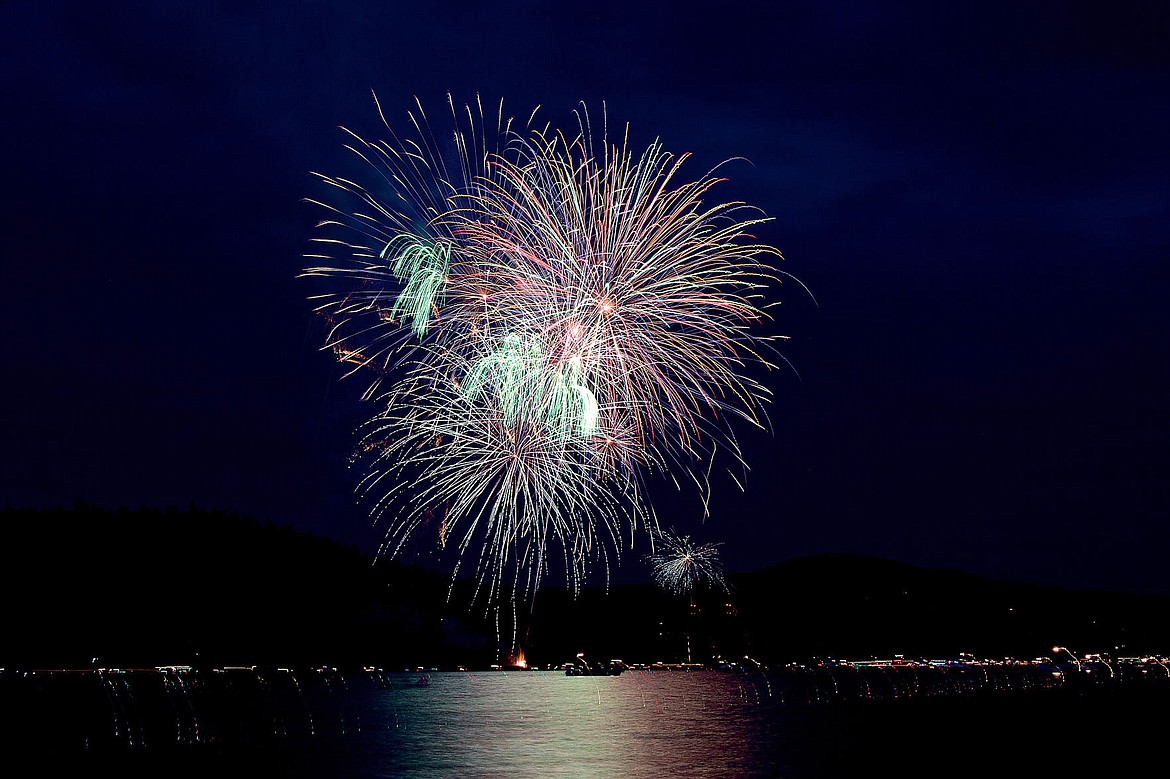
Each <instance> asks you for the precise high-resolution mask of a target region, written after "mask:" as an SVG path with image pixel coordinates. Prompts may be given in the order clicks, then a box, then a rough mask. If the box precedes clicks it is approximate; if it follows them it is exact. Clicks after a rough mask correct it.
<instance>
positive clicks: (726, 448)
mask: <svg viewBox="0 0 1170 779" xmlns="http://www.w3.org/2000/svg"><path fill="white" fill-rule="evenodd" d="M416 103H417V101H416ZM447 106H448V109H449V112H450V118H451V127H452V129H451V130H450V131H449V132H448V133H447V134H446V135H436V134H435V132H434V131H433V130H432V126H431V125H430V123H429V122H428V120H427V118H426V115H425V113H424V112H423V109H422V106H421V104H418V105H417V110H416V111H412V112H409V113H408V114H407V124H408V126H409V127H410V129H411V132H410V134H409V135H407V136H399V135H398V134H396V133H395V132H394V131H393V130H391V129H390V124H389V123H388V122H386V120H385V117H384V115H383V117H382V121H383V124H384V125H385V129H386V131H387V133H388V135H389V138H390V140H389V141H377V142H367V141H364V140H362V139H361V138H360V137H358V136H357V135H356V134H354V133H349V132H348V131H346V132H347V133H348V135H349V138H350V140H351V142H350V143H348V144H347V148H349V149H350V150H351V151H352V152H353V153H354V154H356V155H357V156H358V157H359V158H360V159H361V160H362V161H363V163H364V165H367V166H368V169H369V170H371V171H373V172H374V176H373V177H372V182H371V183H370V184H367V185H365V186H363V185H360V184H358V183H355V182H354V181H353V180H351V179H348V178H344V177H332V176H325V175H319V178H320V179H321V181H323V182H324V183H325V184H327V185H330V186H331V187H333V188H335V189H336V190H339V191H340V192H341V193H342V198H341V199H342V201H344V202H342V203H338V204H329V203H326V202H323V201H318V200H314V201H311V202H313V203H315V204H316V205H317V206H319V207H322V208H325V209H327V210H328V211H329V212H330V216H329V218H328V219H325V220H324V221H322V222H321V224H320V227H321V228H322V235H320V236H319V237H317V238H315V239H314V240H315V241H316V245H317V246H318V247H320V249H321V251H318V252H314V253H313V254H310V255H309V257H310V258H312V260H313V262H314V263H315V264H314V265H312V266H311V267H309V268H307V269H306V271H305V275H309V276H315V277H321V278H324V279H326V280H327V281H328V282H329V283H330V284H332V285H333V288H332V289H330V290H328V291H326V292H324V293H322V294H320V295H318V296H316V298H315V300H316V303H317V311H319V312H320V313H321V314H322V315H323V316H325V318H326V319H327V321H328V322H329V323H330V330H329V335H328V338H327V341H326V346H327V348H330V349H332V350H333V351H334V352H335V353H336V354H337V356H338V358H339V359H341V360H343V361H345V362H348V363H352V364H353V365H354V366H355V368H354V370H355V371H356V370H359V369H362V368H365V369H368V373H369V375H370V377H371V382H370V387H369V391H368V393H367V398H368V399H370V400H372V401H374V402H376V404H377V409H378V410H377V412H376V413H375V414H374V415H373V416H372V418H371V419H370V421H369V423H368V424H367V425H366V427H365V429H364V430H363V431H362V438H361V441H362V443H361V446H360V447H359V450H360V451H361V452H362V453H363V454H364V455H365V457H364V459H365V462H366V463H367V465H368V469H367V472H366V475H365V477H364V479H363V480H362V482H361V486H360V488H359V491H360V493H361V494H362V495H363V496H364V497H365V498H367V499H368V500H369V501H370V505H371V507H372V513H373V514H374V516H375V517H376V518H378V519H379V520H380V521H382V522H383V523H384V526H385V527H386V533H387V535H386V545H385V547H384V551H385V552H386V553H387V554H397V553H398V552H399V551H400V550H402V549H403V548H404V547H405V545H406V544H407V542H409V541H411V540H412V539H417V538H418V537H419V536H420V534H422V535H430V534H432V533H433V541H434V542H436V543H438V544H439V545H441V546H444V547H445V546H447V545H448V544H453V545H454V547H455V548H456V549H457V550H458V553H459V557H460V561H461V563H462V562H470V563H471V564H472V565H473V566H474V569H475V572H476V574H477V576H478V578H479V580H480V581H481V583H485V584H486V585H487V591H488V592H489V593H492V594H495V593H498V592H499V591H500V587H501V585H502V584H503V583H506V582H509V581H510V582H511V583H512V584H513V585H515V586H516V587H518V588H523V589H534V588H535V587H536V586H537V585H538V584H539V582H540V579H541V576H542V575H543V574H544V573H545V572H547V571H548V570H549V569H550V566H552V565H553V564H554V563H553V562H552V560H554V559H555V560H559V561H560V564H558V566H557V567H562V568H563V570H564V573H565V576H566V580H567V581H568V582H569V583H570V584H571V585H573V586H579V585H580V583H581V582H582V581H583V579H584V578H585V576H586V575H587V573H588V570H589V566H590V565H591V564H592V563H594V562H597V561H601V562H602V563H603V564H604V565H605V566H606V568H607V570H608V566H609V563H610V561H611V560H613V559H616V556H617V554H618V553H620V551H621V550H622V549H623V547H624V545H625V544H627V543H631V542H632V539H633V538H634V537H635V536H636V535H637V533H638V531H639V530H640V529H649V530H650V531H651V532H653V531H654V530H655V529H656V527H657V525H656V521H655V519H654V516H653V509H652V508H651V506H650V505H649V503H648V501H646V500H645V492H646V489H645V486H644V479H645V477H646V475H647V474H648V473H650V472H653V471H655V470H657V471H660V472H662V473H664V474H666V475H667V476H668V477H669V478H671V479H674V481H675V483H676V484H678V483H679V481H687V480H689V481H692V482H693V483H694V484H695V485H696V486H697V487H698V489H699V490H700V491H701V492H703V493H704V494H705V490H706V489H707V475H708V474H709V472H710V469H711V465H712V462H713V458H714V456H715V454H716V449H718V450H719V451H720V452H721V453H726V454H727V455H729V456H730V459H731V461H732V462H733V463H736V464H738V465H740V466H742V465H743V463H742V457H741V455H740V452H739V449H738V446H737V444H736V438H735V435H734V431H733V429H732V422H733V420H737V419H738V420H740V421H746V422H747V423H749V424H751V425H754V426H757V427H764V426H766V417H765V415H764V412H763V406H764V404H765V401H766V400H767V398H768V392H767V390H766V388H765V387H763V386H762V385H760V384H759V383H757V382H756V381H755V380H753V379H752V378H750V377H749V375H748V371H747V370H746V366H747V365H748V364H749V363H757V364H762V365H765V366H768V367H771V366H770V363H769V362H768V360H767V359H766V358H765V357H764V356H763V355H762V353H761V352H762V347H763V346H765V342H766V341H767V339H766V338H764V337H762V336H761V335H759V334H758V332H757V329H758V328H757V326H758V325H759V324H760V322H761V320H762V319H764V318H765V316H766V313H765V312H766V310H767V308H768V306H769V305H771V303H769V301H768V300H767V294H766V293H767V289H768V287H769V285H771V284H772V283H773V282H774V281H776V280H777V278H778V274H777V272H776V271H775V269H774V268H773V267H772V266H771V265H769V264H768V263H767V262H765V260H766V259H768V258H771V259H779V258H780V253H779V251H777V250H776V249H774V248H772V247H771V246H768V245H766V244H762V243H760V242H758V241H757V240H756V239H755V238H754V237H753V236H752V235H751V232H750V231H751V230H752V229H754V227H755V226H756V225H758V224H759V223H761V222H763V221H766V219H765V218H764V217H763V216H761V215H760V214H759V212H758V211H756V210H754V209H750V208H749V207H748V206H746V205H745V204H743V203H737V202H732V203H719V204H714V205H710V204H708V203H707V202H706V198H708V197H709V196H710V192H711V190H712V188H713V187H714V186H715V185H716V184H718V183H719V182H720V181H721V180H722V179H720V178H717V177H716V176H715V175H714V173H710V174H707V175H705V176H703V177H702V178H700V179H699V180H697V181H682V180H681V174H680V169H681V167H682V165H683V163H684V162H685V160H686V155H682V156H680V157H675V156H673V155H671V154H669V153H668V152H666V151H665V150H664V148H663V147H662V145H661V144H660V143H658V142H655V143H653V144H651V145H650V146H649V147H648V148H647V149H646V150H645V151H642V152H641V153H635V152H634V151H633V150H632V149H631V148H630V147H629V144H628V142H627V140H626V138H625V136H623V140H622V141H621V143H620V144H617V143H611V141H610V139H609V136H608V132H607V129H606V123H605V122H604V121H603V122H602V130H601V133H600V134H599V135H595V133H594V131H593V128H592V126H591V123H590V118H589V114H588V111H587V110H585V109H584V108H582V109H581V110H579V111H578V112H577V114H576V128H575V132H574V133H573V134H571V135H565V134H563V133H560V132H553V131H552V130H551V129H550V128H549V127H548V126H545V127H543V128H540V127H536V126H535V116H536V112H535V111H533V112H532V113H531V114H529V116H528V120H527V122H526V123H524V124H523V125H522V126H521V124H520V123H518V122H516V121H514V120H513V119H510V118H507V117H506V116H505V114H504V111H503V104H502V103H501V104H500V106H499V108H498V109H497V111H496V112H495V113H494V114H491V113H489V112H485V111H484V108H483V104H482V103H481V102H480V101H478V100H477V101H476V102H475V104H474V106H465V107H464V108H462V109H457V108H456V106H455V103H454V101H453V100H452V99H451V98H450V96H448V100H447ZM379 114H380V115H381V108H380V106H379ZM489 117H490V118H489ZM679 474H686V476H685V477H684V479H683V480H680V479H678V476H679ZM436 516H439V517H441V520H439V521H437V522H435V521H432V519H433V518H434V517H436ZM424 528H425V530H424Z"/></svg>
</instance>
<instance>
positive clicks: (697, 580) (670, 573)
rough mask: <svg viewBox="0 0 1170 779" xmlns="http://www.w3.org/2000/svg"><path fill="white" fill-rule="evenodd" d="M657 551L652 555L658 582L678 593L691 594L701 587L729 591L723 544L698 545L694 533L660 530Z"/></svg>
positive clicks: (670, 590)
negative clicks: (684, 534) (723, 559)
mask: <svg viewBox="0 0 1170 779" xmlns="http://www.w3.org/2000/svg"><path fill="white" fill-rule="evenodd" d="M655 544H656V546H657V550H656V551H655V552H654V554H652V555H650V556H649V558H648V559H649V561H650V567H651V570H652V572H653V575H654V581H655V582H656V583H657V584H658V586H659V587H661V588H662V589H664V590H666V591H667V592H670V593H673V594H675V595H688V596H689V595H691V594H692V593H693V592H694V591H695V589H696V588H698V587H708V588H710V589H714V590H722V591H724V592H726V591H727V582H726V581H725V580H724V578H723V563H722V561H720V559H719V547H720V546H721V545H720V544H696V543H695V542H693V541H691V537H690V536H678V535H675V534H674V533H671V532H666V531H660V532H659V533H658V535H657V537H656V539H655Z"/></svg>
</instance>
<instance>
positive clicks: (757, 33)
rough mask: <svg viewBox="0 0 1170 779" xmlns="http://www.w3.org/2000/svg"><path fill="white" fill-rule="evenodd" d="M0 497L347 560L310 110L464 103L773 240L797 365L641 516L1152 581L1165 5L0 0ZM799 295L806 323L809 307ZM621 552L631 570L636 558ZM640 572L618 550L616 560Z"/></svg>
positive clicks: (348, 475) (765, 540)
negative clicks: (314, 250)
mask: <svg viewBox="0 0 1170 779" xmlns="http://www.w3.org/2000/svg"><path fill="white" fill-rule="evenodd" d="M0 36H2V40H0V43H2V45H0V66H2V68H0V72H2V74H3V75H2V83H3V85H4V92H5V94H4V106H5V110H4V112H3V116H2V117H0V127H2V138H3V143H2V144H0V155H2V157H0V163H2V169H3V181H4V185H5V190H6V205H5V206H4V208H3V211H2V217H0V218H2V219H3V227H4V240H5V255H6V256H5V260H4V265H3V280H2V282H0V299H2V305H0V326H2V332H3V333H4V335H5V349H4V373H3V375H4V381H3V388H2V392H3V403H2V404H0V430H2V433H0V435H2V438H0V441H2V442H3V446H2V447H0V507H2V506H4V505H9V506H12V507H55V506H71V505H73V504H74V503H75V502H77V501H83V502H87V503H91V504H95V505H98V506H102V507H110V508H114V507H118V506H124V507H128V508H137V507H140V506H150V507H166V506H176V507H179V508H186V507H187V506H189V505H195V506H198V507H200V508H207V509H222V510H227V511H233V512H239V513H241V514H244V515H247V516H251V517H255V518H257V519H261V520H271V521H273V522H276V523H280V524H288V525H291V526H293V527H296V528H300V529H305V530H309V531H312V532H315V533H318V534H323V535H327V536H330V537H333V538H336V539H338V540H341V541H343V542H346V543H354V544H358V545H360V546H362V547H363V548H370V549H373V548H374V545H375V544H376V541H377V540H378V538H379V535H380V534H379V531H378V529H377V528H376V527H371V525H370V521H369V518H368V517H367V516H366V514H365V511H364V509H363V508H362V507H360V506H357V505H355V502H354V498H353V486H354V484H355V482H356V480H357V478H358V476H359V474H358V473H357V472H355V471H352V470H350V469H349V468H348V466H347V462H348V459H349V455H350V452H351V450H352V448H353V446H354V443H355V439H354V437H353V435H352V432H353V430H354V428H355V427H356V426H357V425H358V424H359V423H360V422H361V421H362V420H363V418H364V417H365V416H366V415H367V414H369V413H371V412H372V410H373V409H372V408H370V407H369V406H368V405H366V404H363V403H362V402H361V401H360V399H359V394H360V392H361V390H362V389H363V388H364V384H363V383H362V381H360V380H359V379H356V378H355V379H344V378H342V375H343V371H342V369H341V368H340V367H339V366H338V365H337V364H336V363H335V362H334V360H333V357H332V356H331V354H330V353H328V352H325V351H321V349H320V347H321V345H322V343H323V338H324V326H323V323H322V322H321V321H319V320H318V319H317V318H315V317H314V316H313V314H312V313H311V306H310V304H309V302H308V300H307V298H308V297H309V295H311V294H313V293H314V292H315V291H319V289H317V288H315V287H314V286H313V283H312V281H311V280H307V279H303V278H297V276H298V274H299V272H300V271H301V270H302V268H303V267H304V265H305V264H306V261H305V260H304V259H303V257H302V255H303V254H304V253H305V252H306V251H309V249H310V247H309V243H308V242H309V239H310V238H311V237H312V236H313V235H314V234H316V233H315V230H314V225H315V223H316V221H317V219H318V218H319V217H320V213H319V212H318V211H317V210H316V209H314V208H312V207H310V206H309V205H307V204H305V203H304V202H303V198H306V197H322V196H323V195H324V194H325V193H324V190H323V188H322V186H321V185H320V184H319V183H318V182H316V181H315V179H313V178H312V177H311V176H310V171H313V170H319V171H323V172H326V173H334V172H339V171H341V170H343V168H344V166H347V165H349V164H350V158H349V156H348V152H346V151H345V150H344V149H343V148H342V142H343V140H344V139H343V136H342V134H341V132H340V131H339V130H338V126H339V125H344V126H346V127H350V128H353V129H354V130H356V131H358V132H359V133H361V134H363V135H365V136H367V137H374V136H377V134H378V130H379V127H380V124H379V121H378V116H377V112H376V109H375V106H374V102H373V98H372V96H371V92H372V91H373V92H376V93H377V95H378V97H379V99H380V101H381V103H382V105H383V107H384V108H385V110H386V114H387V117H388V118H389V119H390V120H391V122H395V121H397V120H401V119H404V118H405V112H406V110H408V109H409V108H410V107H411V106H412V100H413V97H414V96H416V95H417V96H418V97H419V99H420V100H422V102H423V104H424V106H426V107H428V108H433V109H435V112H436V113H438V109H440V108H442V106H443V104H444V100H445V95H446V93H447V92H448V91H450V92H451V93H452V94H453V96H454V98H455V100H456V101H457V102H460V103H463V102H467V101H472V100H474V99H475V95H476V94H477V93H478V94H480V95H482V96H483V98H484V100H485V101H487V102H488V103H491V104H494V103H496V102H498V100H499V99H500V98H501V97H502V98H504V102H505V107H506V108H508V109H511V110H512V111H515V112H516V113H518V114H524V115H525V116H526V115H527V113H528V112H529V111H530V110H531V108H532V107H533V106H536V105H540V106H542V108H541V115H542V116H543V117H544V118H545V119H546V120H549V121H552V122H554V123H555V124H558V125H562V126H572V124H573V122H574V118H573V110H574V109H575V108H576V107H577V106H578V104H579V102H580V101H584V102H585V103H586V104H587V105H588V106H590V107H591V108H593V109H596V108H598V107H599V106H600V105H601V103H602V102H603V101H604V103H605V104H606V106H607V110H608V113H609V116H610V117H611V123H613V122H619V123H620V122H625V121H629V122H630V124H631V135H632V137H633V138H634V139H635V141H636V142H638V143H640V144H642V145H645V144H646V143H648V142H649V141H651V140H652V139H654V138H655V137H660V138H661V139H662V141H663V143H664V144H665V146H666V148H667V149H668V150H671V151H674V152H676V153H681V152H691V153H693V158H692V160H691V162H690V163H688V165H687V167H686V168H684V171H689V176H687V178H697V177H699V176H701V175H702V174H703V173H704V172H706V170H707V169H709V168H710V167H711V166H713V165H715V164H716V163H718V162H720V161H722V160H724V159H727V158H732V157H743V158H745V159H746V160H747V162H733V163H731V164H730V165H729V166H727V167H726V168H725V169H723V170H724V172H725V173H726V175H727V176H728V177H729V179H730V180H729V181H728V182H727V183H725V184H723V185H721V188H720V189H718V190H717V191H716V192H717V194H718V195H719V196H720V197H721V198H723V199H726V200H746V201H748V202H750V203H753V204H755V205H757V206H759V207H761V208H762V209H763V210H764V211H766V212H767V213H768V214H769V215H770V216H772V217H774V218H775V219H774V221H773V222H771V223H769V224H768V225H767V226H765V227H764V228H763V229H762V230H761V233H760V237H761V238H762V239H764V240H766V241H768V242H770V243H772V244H774V245H775V246H777V247H779V248H780V249H781V250H782V251H783V252H784V255H785V258H786V259H785V260H784V263H783V265H782V266H781V267H782V270H783V271H784V272H786V273H789V274H792V276H794V277H795V278H797V279H799V280H800V282H802V283H803V284H804V285H806V286H807V288H808V290H809V291H810V292H811V295H810V294H808V293H806V292H805V291H804V289H802V287H801V286H800V285H799V284H796V283H792V282H789V283H787V284H785V285H784V286H783V287H782V300H783V304H782V306H781V309H780V311H779V313H778V318H777V322H776V327H777V330H778V332H782V333H784V334H786V335H788V336H790V340H788V341H787V342H785V343H784V345H783V347H782V351H783V354H784V357H785V358H786V359H787V360H788V362H789V363H790V366H791V367H788V366H784V367H783V369H782V370H778V371H776V372H774V373H772V374H771V375H770V376H769V377H768V383H769V386H770V387H771V388H772V389H773V390H774V392H775V402H774V404H773V405H772V407H771V413H772V426H773V432H772V433H771V434H768V435H765V434H754V435H753V434H747V435H745V437H744V446H745V449H746V450H747V454H748V459H749V463H750V464H751V465H752V471H751V473H750V474H749V475H748V478H747V482H746V485H745V487H746V490H745V491H744V492H742V493H741V492H739V490H738V489H737V488H736V487H735V486H734V485H733V484H732V483H731V482H730V481H729V480H726V479H724V480H717V481H716V482H715V485H714V486H715V493H714V496H713V500H712V516H711V517H710V518H709V519H708V520H707V521H706V523H705V524H701V523H700V511H699V509H698V504H697V502H696V501H694V500H693V499H691V498H689V497H683V498H679V497H671V496H669V495H666V496H663V497H662V498H661V500H660V503H659V510H660V519H661V520H662V521H663V524H670V525H674V526H675V528H676V529H678V530H680V531H685V532H691V533H693V534H694V535H695V537H696V538H698V539H699V540H702V541H712V542H720V543H723V545H724V546H723V547H722V551H723V556H724V560H725V562H726V565H727V567H728V568H729V569H730V570H731V571H744V570H750V569H755V568H759V567H763V566H767V565H771V564H775V563H778V562H782V561H784V560H787V559H791V558H795V557H800V556H804V555H808V554H814V553H820V552H833V551H840V552H853V553H861V554H867V555H874V556H879V557H885V558H889V559H893V560H899V561H903V562H907V563H913V564H917V565H925V566H931V567H941V568H953V569H958V570H964V571H969V572H971V573H976V574H981V575H988V576H995V577H1003V578H1008V579H1016V580H1022V581H1031V582H1039V583H1051V584H1061V585H1073V586H1082V587H1091V588H1107V589H1119V590H1137V591H1158V592H1170V566H1168V565H1167V562H1166V561H1167V559H1168V553H1170V446H1168V444H1170V368H1168V358H1170V313H1168V312H1170V305H1168V304H1167V294H1168V292H1170V271H1168V265H1167V260H1168V259H1170V199H1168V197H1167V192H1168V182H1170V140H1168V139H1170V100H1168V97H1170V12H1168V4H1167V3H1166V2H1164V1H1162V0H1159V1H1157V2H1148V3H1134V2H1116V3H1109V4H1100V3H1094V4H1090V3H1066V2H1026V1H1018V0H1012V1H1011V2H1006V1H1004V2H1001V1H1000V0H990V1H989V2H979V3H937V2H907V3H877V2H852V3H850V2H833V3H823V2H800V3H796V2H785V1H784V0H767V1H765V0H760V2H740V1H739V0H727V2H720V3H708V4H702V5H699V4H693V5H687V4H683V3H677V2H655V3H637V2H633V3H629V4H627V3H608V4H605V3H603V4H597V3H594V4H589V3H586V4H572V3H568V4H566V3H557V4H553V3H547V4H546V3H538V2H531V3H510V2H477V3H468V4H448V3H442V2H436V3H410V4H406V3H393V2H367V3H346V2H336V1H331V2H307V1H306V2H283V3H275V2H271V3H269V2H262V3H236V2H154V3H149V2H147V3H133V2H123V3H110V4H105V3H93V2H53V1H52V0H41V1H38V2H8V3H4V4H3V7H2V8H0ZM814 296H815V302H814V299H813V298H814ZM637 551H638V552H641V551H644V550H641V549H639V550H637ZM642 574H644V569H643V568H641V567H639V563H638V561H637V559H636V557H631V558H630V560H629V561H628V565H627V573H626V574H625V575H627V576H634V577H636V576H638V575H642Z"/></svg>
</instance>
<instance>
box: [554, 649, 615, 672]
mask: <svg viewBox="0 0 1170 779" xmlns="http://www.w3.org/2000/svg"><path fill="white" fill-rule="evenodd" d="M563 667H564V669H565V676H620V675H621V673H622V671H624V670H626V664H625V663H623V662H622V661H621V660H608V661H606V660H598V661H596V662H593V663H590V662H588V661H587V660H586V659H585V655H584V653H580V654H578V655H577V658H576V660H574V661H573V662H571V663H565V665H564V666H563Z"/></svg>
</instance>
